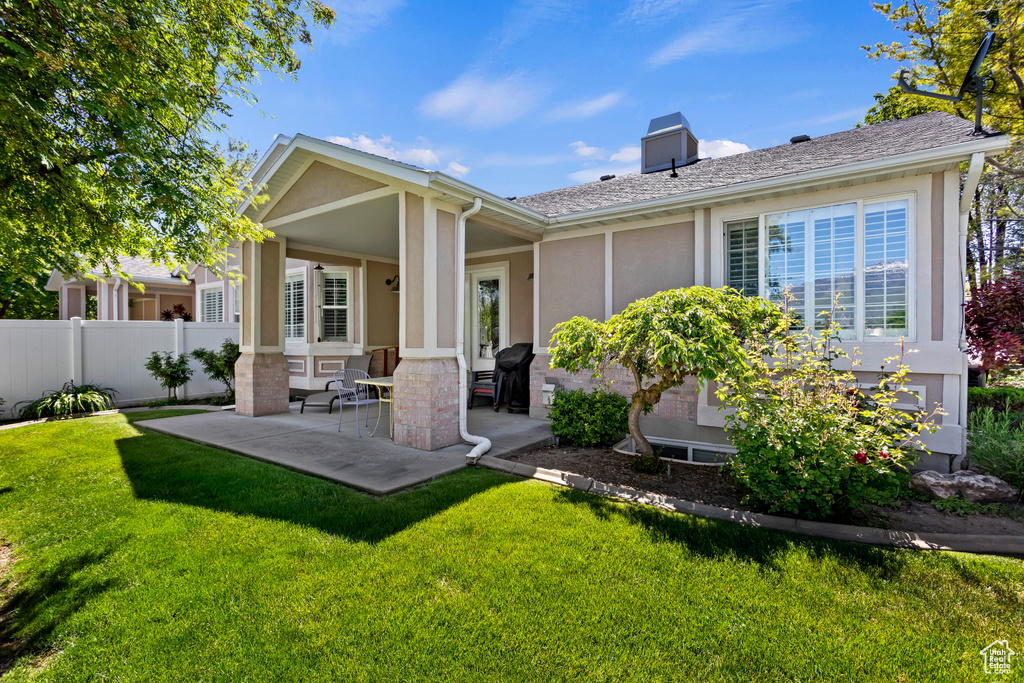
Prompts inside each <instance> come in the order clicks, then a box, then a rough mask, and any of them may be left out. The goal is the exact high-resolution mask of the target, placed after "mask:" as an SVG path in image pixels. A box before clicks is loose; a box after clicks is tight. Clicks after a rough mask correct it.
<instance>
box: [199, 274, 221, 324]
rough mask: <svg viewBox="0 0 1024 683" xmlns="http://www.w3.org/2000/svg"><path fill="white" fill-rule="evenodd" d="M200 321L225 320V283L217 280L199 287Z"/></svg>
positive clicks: (215, 321)
mask: <svg viewBox="0 0 1024 683" xmlns="http://www.w3.org/2000/svg"><path fill="white" fill-rule="evenodd" d="M199 322H202V323H222V322H224V285H223V283H220V282H217V283H213V284H210V285H209V286H206V287H200V288H199Z"/></svg>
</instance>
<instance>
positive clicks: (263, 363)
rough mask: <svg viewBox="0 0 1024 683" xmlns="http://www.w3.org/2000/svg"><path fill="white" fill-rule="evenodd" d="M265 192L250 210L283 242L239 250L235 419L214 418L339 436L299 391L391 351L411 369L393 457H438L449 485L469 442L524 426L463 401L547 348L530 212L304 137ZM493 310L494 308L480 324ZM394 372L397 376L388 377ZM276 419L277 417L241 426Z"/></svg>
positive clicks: (288, 141)
mask: <svg viewBox="0 0 1024 683" xmlns="http://www.w3.org/2000/svg"><path fill="white" fill-rule="evenodd" d="M253 182H254V185H255V186H257V187H259V188H262V189H261V193H260V195H259V196H260V197H263V198H264V200H263V201H261V202H253V203H249V204H245V205H243V206H242V207H241V210H242V211H243V212H244V213H245V215H247V216H249V217H250V218H252V219H253V220H254V221H257V222H259V223H262V224H263V225H264V227H266V228H267V229H269V230H271V231H272V232H273V233H274V236H273V237H272V238H269V239H266V240H264V241H263V242H261V243H257V242H246V243H244V244H243V245H242V247H241V267H242V273H243V275H244V276H245V277H244V281H243V284H242V295H241V300H242V307H241V327H242V329H241V344H240V347H241V351H242V356H241V358H240V359H239V361H238V363H237V365H236V393H237V396H236V413H237V415H236V416H232V417H230V418H209V419H210V420H213V421H216V420H222V421H224V424H225V425H227V424H228V423H229V422H231V421H232V420H235V421H236V422H231V424H232V425H234V424H238V425H239V426H238V429H239V430H241V433H246V432H247V431H248V430H247V428H246V426H245V424H247V423H252V424H253V427H252V428H251V429H252V433H253V434H257V433H260V434H262V433H263V432H262V430H264V429H269V430H270V432H269V433H267V434H264V436H263V437H256V438H255V440H252V441H250V443H252V444H257V443H259V442H260V441H267V440H273V439H274V438H276V437H277V436H278V435H282V434H285V433H288V432H287V431H278V430H279V429H282V430H283V429H285V428H291V427H294V430H293V431H294V434H295V435H296V436H295V438H296V439H299V438H305V437H307V436H312V435H313V434H314V433H316V432H318V431H323V432H324V433H325V434H326V433H327V431H329V429H328V426H327V424H326V423H325V424H323V425H322V426H319V427H312V426H310V425H312V424H314V423H319V421H320V420H321V418H320V417H316V416H310V415H302V416H299V415H294V414H291V412H292V408H290V406H289V397H290V396H291V395H294V390H296V389H302V390H322V389H323V386H324V384H325V383H326V382H327V380H329V379H330V378H331V376H332V375H333V373H334V372H335V371H336V370H339V369H342V368H344V367H346V364H347V363H348V362H349V360H348V359H349V358H351V357H353V356H361V355H363V354H366V353H369V352H372V351H380V350H381V349H382V348H394V347H397V355H398V357H399V358H400V359H401V360H400V362H399V363H398V366H397V367H396V368H394V370H393V376H394V404H393V409H394V445H393V446H392V445H386V444H381V448H385V449H386V450H387V451H388V452H389V453H390V452H392V450H391V449H392V448H397V447H411V448H414V449H418V450H421V451H430V452H433V453H436V454H437V456H438V457H437V458H433V459H430V458H427V459H425V460H423V462H424V463H427V462H428V460H429V462H430V464H429V466H427V465H426V464H425V465H424V467H426V469H425V470H424V471H423V473H425V472H426V471H427V470H430V471H435V470H436V471H438V472H439V473H443V470H444V469H445V467H447V466H448V465H443V464H441V463H442V461H444V462H450V463H451V466H452V467H454V466H455V465H454V463H455V462H456V460H458V458H459V457H461V458H462V459H463V460H465V457H464V456H465V455H466V454H467V453H468V450H469V449H468V448H466V447H465V446H463V445H461V444H464V443H466V442H467V441H468V442H470V443H473V444H479V443H481V442H482V440H483V439H491V436H492V435H493V434H496V433H500V431H501V430H502V429H503V428H504V425H506V423H509V421H512V422H515V423H518V422H521V421H525V420H526V418H525V417H514V416H511V415H508V414H507V413H505V412H504V411H502V413H501V414H497V415H496V414H493V412H492V411H482V410H478V411H473V414H474V415H476V414H480V413H484V412H488V413H491V415H490V416H489V417H488V419H484V418H482V417H481V418H475V419H474V421H473V423H469V422H467V421H466V417H465V416H466V412H465V411H466V398H465V396H466V395H465V393H462V394H461V396H462V398H460V392H464V391H465V388H466V384H467V383H468V378H469V375H470V372H472V371H474V370H480V369H487V368H488V367H491V368H493V364H494V361H493V353H494V352H495V351H496V350H498V349H499V348H504V347H507V346H509V345H510V344H513V343H516V342H528V343H532V342H533V340H534V324H533V323H534V315H533V310H534V304H535V296H534V291H533V271H534V267H533V266H534V264H535V259H536V250H535V248H534V247H535V244H536V243H537V242H538V241H539V240H540V239H541V237H540V233H539V228H538V227H537V224H536V222H535V218H536V216H533V215H532V213H533V212H531V211H530V210H528V209H524V208H522V207H517V206H516V205H513V204H511V203H510V202H508V201H506V200H503V199H500V198H498V197H492V196H490V195H484V196H481V193H480V192H479V191H478V190H475V189H474V188H471V187H470V186H468V185H464V184H462V183H460V182H459V181H457V180H456V179H453V178H449V177H447V176H444V175H443V174H439V173H436V172H431V171H424V170H422V169H419V168H416V167H413V166H409V165H407V164H402V163H400V162H395V161H391V160H387V159H383V158H381V157H377V156H374V155H372V154H368V153H365V152H360V151H357V150H352V149H349V148H346V147H342V146H339V145H335V144H332V143H329V142H325V141H322V140H317V139H315V138H308V137H305V136H301V135H300V136H296V137H295V138H284V139H279V140H278V142H277V143H276V146H275V147H274V148H273V149H272V150H271V152H270V153H268V157H267V158H266V160H265V161H263V162H262V164H261V165H260V167H259V168H257V169H256V171H255V172H254V175H253ZM510 206H511V207H514V208H512V209H509V208H508V207H510ZM520 214H521V215H520ZM538 215H539V214H538ZM314 264H315V265H314ZM300 273H302V274H303V275H302V277H304V278H306V279H305V280H303V282H304V283H308V284H304V285H302V286H303V287H306V289H303V290H301V291H302V292H303V296H304V299H303V303H302V304H300V305H301V306H303V307H305V308H304V309H303V310H304V311H307V314H306V318H305V320H306V321H307V324H305V325H304V326H303V329H302V330H301V331H300V332H299V333H298V334H299V337H298V338H296V332H295V331H294V329H293V328H294V316H291V318H289V316H288V315H286V299H287V300H288V301H289V302H291V303H289V304H288V306H293V305H294V302H295V301H296V299H295V297H296V296H297V294H296V292H297V291H300V290H296V289H293V288H292V287H291V283H292V280H291V278H298V277H299V276H300ZM335 273H338V275H335ZM328 279H329V280H330V284H329V285H328V284H327V282H328ZM286 280H288V281H289V287H288V288H287V290H286ZM310 285H311V286H310ZM478 289H479V291H480V292H485V295H478V294H477V293H476V292H477V290H478ZM471 290H472V291H471ZM324 292H328V294H327V295H326V298H325V294H324ZM481 297H482V298H481ZM487 297H491V299H488V298H487ZM492 299H493V311H491V310H488V311H486V313H487V315H482V314H478V313H475V312H474V311H476V309H475V308H474V306H476V307H477V308H479V307H481V306H491V305H492V304H491V301H492ZM339 301H340V302H342V303H339ZM481 302H482V303H481ZM396 304H397V305H396ZM289 310H291V309H289ZM492 313H493V315H491V314H492ZM485 318H486V320H487V322H486V323H484V322H482V321H483V320H484V319H485ZM491 318H493V321H492V320H491ZM467 321H474V322H472V324H467ZM464 349H465V354H464V357H463V358H460V355H463V350H464ZM382 374H385V375H387V374H392V373H391V372H390V369H389V368H386V367H385V371H384V372H383V373H382ZM269 416H280V417H276V418H273V419H269V420H267V419H264V420H262V421H258V422H257V421H253V420H251V419H250V420H248V421H246V420H244V419H243V418H268V417H269ZM460 418H461V422H460ZM524 424H526V422H524ZM534 424H535V425H536V426H543V428H544V430H546V429H547V428H546V426H545V425H543V423H534ZM473 426H476V428H477V429H480V430H481V431H480V432H478V433H473V430H472V429H471V428H470V427H473ZM231 428H232V429H234V428H235V427H233V426H232V427H231ZM383 433H384V439H385V440H386V439H387V429H386V428H385V429H383ZM348 436H349V435H344V434H343V435H337V434H334V435H332V437H333V438H334V439H335V440H336V441H338V442H339V443H340V442H341V441H340V440H342V439H343V440H344V447H342V448H341V450H342V451H343V450H344V449H345V448H363V449H365V448H369V447H370V446H369V443H370V441H367V440H366V439H363V440H362V442H360V441H358V440H352V441H349V439H348ZM350 436H352V437H354V433H353V434H352V435H350ZM478 437H483V439H481V438H478ZM377 440H378V437H374V439H373V440H372V441H373V442H374V443H376V441H377ZM491 440H492V441H493V440H494V439H491ZM291 441H292V439H290V438H285V439H283V443H284V444H287V443H289V442H291ZM217 445H222V444H219V443H218V444H217ZM255 447H256V446H254V448H255ZM452 447H456V450H457V451H458V457H453V458H452V459H451V460H450V461H445V457H448V455H453V456H454V454H455V453H456V451H452V450H450V449H451V448H452ZM246 448H248V447H246ZM373 448H377V446H376V445H374V446H373ZM296 450H299V451H301V450H302V449H301V448H296ZM335 450H336V451H337V450H338V448H335ZM400 451H401V453H402V457H407V458H408V457H410V456H409V453H410V452H409V451H408V450H402V449H400ZM394 452H396V453H398V452H399V451H394ZM477 454H479V449H478V451H477ZM302 457H304V456H302ZM424 457H426V456H424ZM332 462H333V461H332ZM307 464H308V463H307ZM334 465H337V466H338V467H343V468H349V469H350V470H351V471H357V470H358V467H355V466H354V464H351V463H350V464H345V465H338V464H337V463H334ZM334 465H332V466H334ZM350 465H351V466H350ZM323 467H327V465H324V466H323ZM417 467H418V466H417ZM320 469H322V468H320ZM319 473H321V474H322V473H323V472H319ZM415 476H417V477H421V478H420V479H419V480H423V477H422V476H421V475H420V474H417V475H415ZM434 476H436V475H434ZM426 478H429V476H428V477H426ZM400 480H401V476H397V478H396V480H395V481H396V482H399V481H400ZM352 485H355V486H357V488H367V487H364V486H360V485H358V484H352ZM398 485H399V487H402V486H405V485H406V484H402V483H400V484H398ZM367 490H369V488H367Z"/></svg>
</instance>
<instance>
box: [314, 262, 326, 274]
mask: <svg viewBox="0 0 1024 683" xmlns="http://www.w3.org/2000/svg"><path fill="white" fill-rule="evenodd" d="M323 269H324V267H323V266H321V265H320V264H319V263H318V264H316V265H315V266H313V270H315V271H317V272H320V271H321V270H323Z"/></svg>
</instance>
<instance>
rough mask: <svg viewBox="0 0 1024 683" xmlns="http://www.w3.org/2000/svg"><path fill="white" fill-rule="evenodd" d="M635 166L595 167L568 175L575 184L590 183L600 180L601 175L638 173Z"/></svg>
mask: <svg viewBox="0 0 1024 683" xmlns="http://www.w3.org/2000/svg"><path fill="white" fill-rule="evenodd" d="M639 170H640V169H638V168H637V167H636V166H632V165H631V166H595V167H593V168H584V169H581V170H579V171H576V172H574V173H570V174H569V179H570V180H572V181H573V182H577V183H590V182H593V181H595V180H600V179H601V176H603V175H614V176H620V175H626V174H627V173H636V172H637V171H639Z"/></svg>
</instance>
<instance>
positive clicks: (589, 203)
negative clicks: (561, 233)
mask: <svg viewBox="0 0 1024 683" xmlns="http://www.w3.org/2000/svg"><path fill="white" fill-rule="evenodd" d="M990 135H994V134H990ZM976 139H978V137H977V136H975V135H974V123H973V122H971V121H965V120H963V119H961V118H958V117H956V116H953V115H952V114H945V113H942V112H931V113H928V114H920V115H918V116H912V117H910V118H907V119H902V120H900V121H889V122H886V123H877V124H875V125H873V126H865V127H863V128H854V129H853V130H847V131H843V132H841V133H833V134H831V135H824V136H822V137H820V138H815V139H813V140H810V141H809V142H801V143H799V144H787V145H780V146H778V147H769V148H767V149H757V150H753V151H751V152H744V153H743V154H736V155H733V156H729V157H722V158H719V159H704V160H702V161H698V162H696V163H693V164H690V165H689V166H684V167H682V168H679V169H678V173H679V177H678V178H672V177H671V175H670V174H671V171H667V170H666V171H657V172H654V173H630V174H629V175H623V176H619V177H617V178H613V179H612V180H605V181H598V182H593V183H585V184H583V185H575V186H573V187H566V188H563V189H561V190H552V191H550V192H541V193H540V194H535V195H530V196H529V197H519V198H518V199H516V200H515V202H516V203H517V204H521V205H522V206H525V207H527V208H530V209H533V210H535V211H539V212H541V213H544V214H547V215H548V216H560V215H563V214H567V213H575V212H577V211H587V210H589V209H599V208H606V207H610V206H619V205H622V204H630V203H632V202H639V201H644V200H647V199H660V198H662V197H671V196H674V195H684V194H687V193H690V192H696V191H699V190H708V189H712V188H718V187H725V186H728V185H735V184H738V183H746V182H750V181H754V180H763V179H766V178H777V177H780V176H785V175H790V174H793V173H800V172H804V171H815V170H818V169H823V168H829V167H833V166H842V165H845V164H852V163H856V162H859V161H870V160H873V159H881V158H884V157H890V156H896V155H900V154H908V153H911V152H919V151H923V150H926V149H934V148H937V147H946V146H948V145H954V144H957V143H962V142H970V141H972V140H976Z"/></svg>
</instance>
